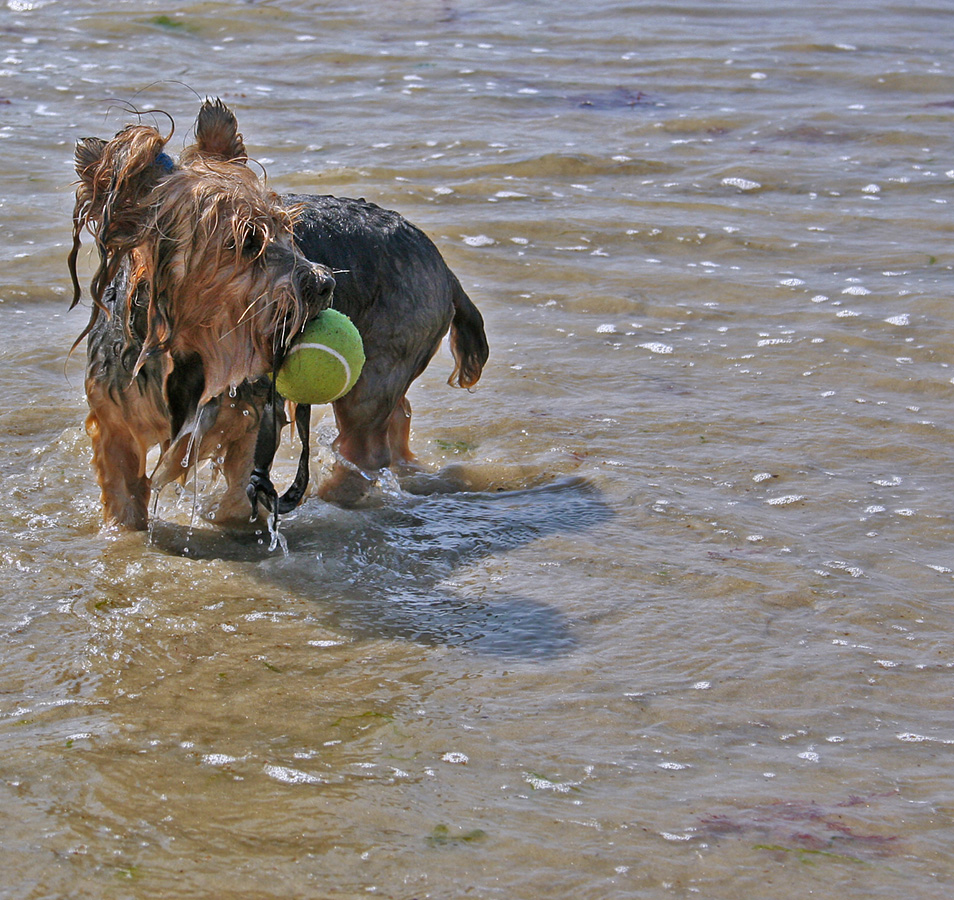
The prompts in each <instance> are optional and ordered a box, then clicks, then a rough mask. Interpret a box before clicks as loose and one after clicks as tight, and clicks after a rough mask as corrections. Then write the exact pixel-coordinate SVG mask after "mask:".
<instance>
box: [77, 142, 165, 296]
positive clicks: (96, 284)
mask: <svg viewBox="0 0 954 900" xmlns="http://www.w3.org/2000/svg"><path fill="white" fill-rule="evenodd" d="M165 142H166V139H165V138H163V137H162V135H161V134H159V132H158V131H157V130H156V129H155V128H152V127H150V126H147V125H130V126H128V127H126V128H124V129H123V130H122V131H120V132H119V134H117V135H116V137H114V138H113V139H112V140H111V141H103V140H101V139H100V138H84V139H83V140H81V141H79V142H78V143H77V145H76V153H75V158H74V162H75V165H76V173H77V174H78V175H79V183H78V185H77V187H76V205H75V206H74V207H73V249H72V252H71V253H70V257H69V266H70V274H71V276H72V278H73V305H74V306H75V305H76V303H77V301H78V300H79V283H78V280H77V277H76V256H77V253H78V251H79V247H80V240H81V237H82V233H83V231H90V232H92V234H93V235H94V237H95V238H96V246H97V249H98V251H99V256H100V265H99V269H98V270H97V272H96V274H95V276H94V277H93V281H92V284H91V291H92V294H93V299H94V301H95V302H96V304H97V305H98V304H99V301H100V299H101V298H102V293H103V291H104V290H105V288H106V285H107V284H109V282H110V281H112V279H113V278H114V277H115V275H116V272H117V271H118V270H119V265H120V263H121V262H122V260H123V258H124V257H125V256H126V255H128V253H129V252H130V251H131V250H132V249H133V247H135V246H136V245H137V244H139V243H141V242H142V241H143V240H144V237H145V231H146V229H147V228H148V223H149V203H148V202H147V198H148V196H149V194H150V193H151V192H152V190H153V188H155V186H156V185H157V184H158V183H159V181H160V180H161V179H162V178H163V177H165V176H166V175H167V174H168V173H169V172H171V171H172V169H173V163H172V160H171V159H170V158H169V157H168V156H167V155H166V154H165V152H164V147H165Z"/></svg>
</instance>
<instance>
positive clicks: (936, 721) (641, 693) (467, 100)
mask: <svg viewBox="0 0 954 900" xmlns="http://www.w3.org/2000/svg"><path fill="white" fill-rule="evenodd" d="M952 24H954V22H952V11H951V10H950V9H949V8H948V7H947V6H945V5H943V4H934V5H930V4H914V5H908V6H904V7H901V6H896V5H890V4H880V3H876V4H873V5H872V4H862V3H859V2H856V0H849V2H846V3H842V4H838V5H831V4H820V3H817V2H813V0H812V2H805V3H798V4H789V5H787V6H784V7H780V6H778V5H776V4H769V3H765V2H762V0H748V2H744V0H735V2H731V0H726V2H719V3H715V4H712V3H709V4H701V3H697V2H676V3H668V4H662V3H633V4H623V3H619V2H610V0H597V2H595V3H590V4H587V5H586V6H582V5H579V4H569V3H566V2H563V0H559V2H552V3H546V4H543V3H533V4H527V3H516V2H509V3H508V2H501V3H494V4H484V5H474V4H465V3H460V2H456V0H441V2H437V0H434V2H431V0H413V2H407V3H400V4H399V3H383V4H369V3H368V4H366V3H360V2H359V3H357V4H355V3H350V4H339V3H335V2H328V3H304V2H283V0H275V2H267V3H265V2H257V3H241V4H235V3H233V4H226V3H221V2H166V3H155V2H142V3H136V4H131V3H115V2H108V0H107V2H97V3H93V2H88V0H73V2H70V3H65V2H58V0H46V2H44V0H35V2H30V0H8V2H6V3H5V5H4V7H3V8H2V9H0V43H2V49H0V333H2V335H3V338H2V344H0V358H2V363H3V365H2V366H0V382H2V390H0V397H2V398H3V400H2V402H0V433H2V436H3V449H4V453H3V459H2V466H0V531H2V533H3V541H2V549H0V565H2V572H3V602H2V604H0V750H2V752H0V823H2V824H0V828H2V832H0V834H2V837H0V872H2V873H3V874H2V875H0V897H3V898H16V900H20V898H31V900H34V898H47V897H51V898H52V897H57V898H58V897H75V898H87V897H88V898H124V897H135V898H177V900H178V898H184V897H210V896H216V897H229V896H241V897H248V898H272V897H275V898H277V897H281V898H288V897H302V898H326V897H349V898H357V897H367V896H369V895H371V896H381V897H391V898H398V900H410V898H425V897H434V898H450V897H464V896H472V897H481V898H492V897H501V898H508V900H516V898H526V900H536V898H539V897H543V896H547V897H560V898H563V897H566V898H570V897H572V898H574V900H577V898H584V900H585V898H593V900H607V898H637V897H638V898H652V900H656V898H664V897H690V896H702V897H706V898H727V900H728V898H733V900H734V898H739V897H760V898H779V900H790V898H791V900H795V898H802V897H805V896H819V897H832V896H839V897H858V898H865V900H869V898H873V897H892V898H893V897H896V896H899V895H904V896H917V897H918V898H934V897H937V898H941V897H946V896H947V894H948V892H949V885H950V882H951V878H952V875H954V873H952V864H951V856H950V850H949V848H950V843H951V838H952V815H954V795H952V781H951V777H950V760H951V752H952V749H951V748H952V746H954V724H952V719H951V692H950V675H951V667H952V666H954V656H952V653H951V647H950V634H951V632H952V629H954V612H952V602H951V601H952V593H954V571H952V570H954V552H952V550H951V547H952V540H954V528H952V518H951V502H950V497H951V495H952V493H954V491H952V487H954V474H952V473H954V452H952V446H954V442H952V431H954V404H952V395H954V383H952V380H954V370H952V366H951V364H952V361H954V354H952V349H951V348H952V339H954V324H952V314H951V306H950V296H951V294H952V288H954V279H952V269H951V265H952V256H951V249H950V248H951V237H952V225H951V212H950V203H951V200H952V185H954V139H952V132H951V116H952V109H954V80H952V75H954V59H952V50H951V45H950V40H949V38H948V35H949V33H950V28H951V26H952ZM206 95H209V96H220V97H222V98H223V99H224V100H225V102H226V103H228V104H229V105H230V106H231V107H232V108H233V109H234V110H235V112H236V113H237V115H238V118H239V122H240V126H241V128H242V131H243V132H244V134H245V138H246V142H247V144H248V146H249V149H250V152H251V154H252V155H253V156H254V158H255V160H256V163H257V164H258V165H260V166H261V167H262V169H263V170H264V171H265V172H266V173H267V178H268V181H269V183H270V184H271V185H272V186H273V187H274V188H275V189H276V190H279V191H285V190H294V191H312V192H316V193H336V194H340V195H345V196H364V197H366V198H368V199H369V200H372V201H374V202H376V203H379V204H380V205H383V206H387V207H391V208H395V209H398V210H400V211H401V212H402V213H404V214H405V215H406V216H407V217H408V218H410V219H411V220H412V221H414V222H415V223H417V224H418V225H420V226H421V227H422V228H423V229H424V230H425V231H427V232H428V234H430V235H431V236H432V237H433V239H434V240H435V242H436V243H437V244H438V246H439V247H440V248H441V249H442V251H443V252H444V254H445V256H446V258H447V259H448V261H449V263H450V264H451V266H452V268H454V270H455V271H456V272H457V273H458V275H459V276H460V278H461V281H462V282H463V284H464V285H465V287H466V289H467V290H468V292H469V293H470V294H471V296H472V297H473V298H474V300H475V302H476V303H477V304H478V306H479V307H480V309H481V310H482V311H483V313H484V315H485V318H486V320H487V325H488V332H489V335H490V340H491V346H492V356H491V360H490V364H489V366H488V368H487V371H486V374H485V376H484V378H483V380H482V381H481V384H480V386H479V389H478V390H477V391H476V392H475V393H473V394H469V393H466V392H463V391H452V390H451V389H450V388H448V387H447V386H446V384H445V383H444V381H445V379H446V377H447V375H448V374H449V372H450V369H451V360H450V358H449V356H448V355H447V354H446V353H444V354H441V355H439V356H438V358H437V359H435V361H434V362H433V363H432V365H431V368H430V369H429V370H428V372H427V373H426V374H425V376H424V377H422V378H421V379H420V381H419V382H418V383H417V385H416V386H415V387H414V388H413V389H412V392H411V402H412V404H413V406H414V410H415V418H414V432H413V435H412V445H413V447H414V448H415V449H416V451H417V452H418V453H419V455H420V457H421V460H422V462H423V463H425V464H426V466H427V467H428V469H429V470H430V472H431V473H432V474H431V475H429V476H426V477H421V478H418V479H414V480H410V481H408V480H405V481H404V482H403V483H401V484H396V483H394V482H393V481H386V482H385V483H384V484H383V485H382V487H381V488H380V489H379V491H378V493H377V495H376V497H375V501H374V502H373V503H372V504H370V505H369V506H368V507H367V508H364V509H360V510H352V511H345V510H340V509H337V508H335V507H329V506H325V505H323V504H322V503H321V502H320V501H319V500H318V499H317V498H309V499H308V500H307V501H306V503H305V504H304V506H303V507H302V508H301V509H300V510H299V511H298V512H297V513H296V514H294V515H293V516H289V517H287V518H286V520H285V521H284V523H283V526H282V536H283V538H284V539H285V541H286V542H287V548H288V549H287V553H283V552H282V551H281V549H280V548H276V549H275V550H270V548H269V542H270V535H268V534H267V533H266V534H264V535H258V536H256V535H252V536H249V537H246V538H238V537H235V536H226V535H221V534H219V533H218V532H216V530H215V529H214V528H213V527H211V526H209V525H207V524H205V523H202V522H201V521H195V520H194V518H193V515H192V507H193V496H194V495H193V492H192V488H191V487H189V488H187V489H186V490H184V491H183V492H182V493H181V496H179V497H177V496H176V495H175V493H174V492H173V491H172V490H171V489H169V490H167V491H166V492H164V493H163V495H162V496H161V497H160V498H159V503H158V507H157V515H156V522H155V525H154V528H153V530H152V532H151V533H150V534H149V535H145V536H144V535H123V534H118V533H115V532H111V531H108V530H106V531H103V530H101V528H100V520H99V501H98V491H97V488H96V486H95V481H94V478H93V475H92V472H91V469H90V465H89V455H90V452H89V445H88V440H87V438H86V436H85V433H84V431H83V426H82V423H83V417H84V412H85V401H84V398H83V392H82V368H83V366H82V357H83V351H82V349H81V348H80V349H78V350H77V351H76V352H74V353H73V354H72V356H71V355H70V354H69V349H70V346H71V344H72V342H73V340H74V339H75V337H76V335H77V334H79V332H80V331H81V330H82V328H83V326H84V324H85V321H86V316H87V314H88V307H86V308H80V309H78V310H74V311H73V312H68V306H69V299H70V289H69V280H68V276H67V272H66V267H65V257H66V253H67V250H68V248H69V243H70V224H71V223H70V212H71V209H72V196H71V193H72V186H71V184H72V181H73V178H74V176H73V172H72V161H71V156H72V147H73V143H74V141H75V140H76V139H77V138H79V137H83V136H86V135H90V134H95V135H100V136H104V137H109V136H111V135H112V134H113V133H114V132H115V131H117V130H118V129H119V128H120V127H122V125H123V124H125V123H126V122H127V121H129V120H130V117H131V116H133V115H134V113H135V112H137V111H138V112H140V113H142V114H144V115H145V120H146V121H154V122H156V123H158V124H159V126H160V127H161V128H163V129H165V128H167V127H168V123H169V118H168V116H171V117H172V120H173V121H174V123H175V134H174V136H173V138H172V142H171V143H170V149H171V150H173V151H174V150H177V149H179V148H180V147H181V146H183V145H184V144H185V143H187V142H188V140H189V130H190V127H191V125H192V122H193V119H194V116H195V113H196V112H197V110H198V106H199V102H200V98H201V97H204V96H206ZM153 111H155V112H153ZM316 431H317V432H318V434H317V437H316V439H315V440H316V447H315V456H316V462H315V473H314V474H315V476H316V477H320V475H321V473H322V472H323V471H325V470H326V469H327V467H328V465H329V464H330V461H331V453H330V449H329V445H330V441H331V439H332V438H333V436H334V430H333V426H332V423H331V419H330V417H329V416H328V415H327V413H326V414H325V417H324V418H323V419H321V420H320V421H319V423H318V425H317V428H316ZM279 469H280V471H279V477H280V478H290V477H291V473H292V472H293V471H294V459H293V453H292V452H289V455H288V456H287V458H283V460H282V461H281V464H280V467H279ZM205 478H206V476H205V475H204V474H203V475H201V476H200V480H201V479H205ZM455 485H456V486H457V489H453V490H452V488H453V487H454V486H455ZM461 485H463V486H464V487H465V488H466V489H464V490H460V489H459V488H460V486H461ZM197 487H198V488H199V490H200V492H201V491H204V490H206V489H207V488H208V485H207V484H206V483H205V481H204V480H203V481H202V483H201V484H199V485H198V486H197Z"/></svg>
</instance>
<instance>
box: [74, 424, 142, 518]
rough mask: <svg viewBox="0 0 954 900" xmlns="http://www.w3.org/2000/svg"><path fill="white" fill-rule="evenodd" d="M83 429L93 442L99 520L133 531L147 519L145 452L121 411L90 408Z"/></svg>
mask: <svg viewBox="0 0 954 900" xmlns="http://www.w3.org/2000/svg"><path fill="white" fill-rule="evenodd" d="M86 433H87V434H88V435H89V436H90V439H91V440H92V442H93V466H94V468H95V469H96V476H97V480H98V481H99V486H100V489H101V490H102V502H103V520H104V521H105V522H106V524H107V525H119V526H120V527H122V528H129V529H131V530H133V531H145V529H146V527H147V525H148V522H149V511H148V506H149V489H150V483H149V478H148V476H147V475H146V453H145V450H144V448H143V447H142V446H141V445H140V443H139V441H138V440H137V439H136V436H135V435H134V434H133V433H132V431H130V430H129V428H127V427H126V423H125V420H124V419H123V417H122V416H121V415H113V416H110V415H108V413H107V414H106V415H102V414H98V413H97V412H96V411H95V410H91V411H90V414H89V415H88V416H87V418H86Z"/></svg>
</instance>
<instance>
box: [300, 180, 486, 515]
mask: <svg viewBox="0 0 954 900" xmlns="http://www.w3.org/2000/svg"><path fill="white" fill-rule="evenodd" d="M282 199H283V201H284V202H285V203H286V204H287V205H288V206H290V207H292V208H293V209H295V210H297V214H296V216H295V238H296V240H297V242H298V246H299V248H300V249H301V251H302V253H303V254H304V255H305V256H306V257H308V258H309V259H312V260H315V261H318V260H320V261H321V262H322V264H323V265H326V266H328V267H329V268H330V269H331V270H332V271H333V273H334V276H335V284H336V287H335V292H334V298H333V300H332V305H333V306H334V308H335V309H338V310H340V311H341V312H343V313H344V314H345V315H347V316H348V317H349V318H350V319H351V320H352V321H353V322H354V323H355V325H356V326H357V328H358V330H359V331H360V332H361V336H362V339H363V340H364V343H365V351H366V355H367V362H366V363H365V367H364V371H363V372H362V374H361V378H360V379H359V381H358V383H357V384H356V385H355V387H354V389H353V390H352V391H351V392H350V393H349V394H347V395H345V397H343V398H342V399H341V400H338V401H337V402H336V403H335V415H336V418H337V420H338V429H339V437H338V441H337V442H336V448H337V450H338V452H339V453H340V454H341V455H342V456H344V457H345V459H346V460H348V461H349V462H350V463H352V464H354V465H356V466H358V467H359V468H361V469H365V470H371V471H373V470H376V469H380V468H383V467H385V466H389V465H391V464H392V463H409V462H411V461H413V455H412V454H411V451H410V449H409V447H408V441H407V438H408V432H409V422H410V412H411V410H410V405H409V403H408V402H407V399H406V397H405V394H406V392H407V389H408V387H409V386H410V384H411V382H412V381H413V380H414V379H415V378H417V377H418V376H419V375H420V374H421V373H422V372H423V371H424V369H425V368H426V367H427V364H428V362H430V360H431V357H432V356H433V355H434V353H435V352H436V351H437V349H438V347H439V346H440V342H441V340H442V339H443V337H444V335H445V334H447V331H448V329H450V331H451V351H452V352H453V354H454V358H455V361H456V366H455V370H454V374H453V375H452V376H451V379H452V380H456V383H457V384H459V385H460V386H461V387H468V388H469V387H472V386H473V385H474V384H476V382H477V380H478V379H479V378H480V374H481V371H482V370H483V366H484V363H485V362H486V361H487V356H488V352H489V350H488V344H487V337H486V334H485V331H484V323H483V317H482V316H481V314H480V312H479V311H478V309H477V307H476V306H474V304H473V303H472V302H471V300H470V298H469V297H468V296H467V294H466V293H465V292H464V290H463V288H461V286H460V282H459V281H458V280H457V278H456V277H455V275H454V273H453V272H451V270H450V269H449V268H448V266H447V264H446V263H445V262H444V259H443V257H442V256H441V254H440V251H438V249H437V247H435V246H434V244H433V242H432V241H431V240H430V238H428V237H427V235H425V234H424V232H423V231H421V230H420V229H419V228H417V227H416V226H414V225H412V224H411V223H410V222H408V221H407V220H406V219H404V218H403V217H402V216H400V215H399V214H398V213H396V212H392V211H390V210H386V209H382V208H381V207H379V206H376V205H375V204H373V203H369V202H367V201H365V200H352V199H348V198H341V197H331V196H309V195H302V194H291V195H287V196H285V197H283V198H282ZM344 480H347V473H346V470H343V471H342V472H340V473H339V477H338V479H337V481H338V482H340V481H344ZM340 488H342V485H341V484H336V483H335V479H334V478H333V479H332V484H330V485H326V487H325V488H324V489H323V490H322V496H326V497H328V498H329V499H334V500H338V501H339V502H345V503H347V502H349V500H351V499H353V498H351V497H350V496H349V491H348V490H347V489H344V490H342V489H340Z"/></svg>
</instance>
